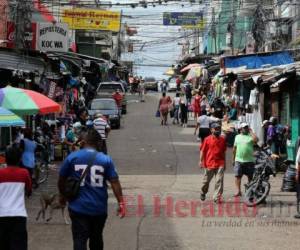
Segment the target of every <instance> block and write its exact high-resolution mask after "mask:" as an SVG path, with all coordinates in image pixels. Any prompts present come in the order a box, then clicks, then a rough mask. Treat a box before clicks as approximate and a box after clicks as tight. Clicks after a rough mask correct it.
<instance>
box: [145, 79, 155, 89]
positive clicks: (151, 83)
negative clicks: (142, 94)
mask: <svg viewBox="0 0 300 250" xmlns="http://www.w3.org/2000/svg"><path fill="white" fill-rule="evenodd" d="M144 82H145V89H146V90H154V91H158V82H157V81H156V80H155V78H154V77H145V79H144Z"/></svg>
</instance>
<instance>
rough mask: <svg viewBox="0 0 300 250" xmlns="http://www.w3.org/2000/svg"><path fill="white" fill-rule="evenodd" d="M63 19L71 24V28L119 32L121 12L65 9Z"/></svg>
mask: <svg viewBox="0 0 300 250" xmlns="http://www.w3.org/2000/svg"><path fill="white" fill-rule="evenodd" d="M62 20H63V22H65V23H67V24H68V25H69V28H70V29H83V30H108V31H114V32H119V30H120V20H121V13H120V12H117V11H108V10H94V9H80V8H75V9H65V10H64V11H63V16H62Z"/></svg>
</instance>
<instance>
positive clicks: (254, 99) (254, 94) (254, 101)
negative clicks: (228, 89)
mask: <svg viewBox="0 0 300 250" xmlns="http://www.w3.org/2000/svg"><path fill="white" fill-rule="evenodd" d="M258 95H259V91H258V89H257V88H255V89H252V90H251V91H250V98H249V105H251V106H254V107H256V106H258V102H259V98H258Z"/></svg>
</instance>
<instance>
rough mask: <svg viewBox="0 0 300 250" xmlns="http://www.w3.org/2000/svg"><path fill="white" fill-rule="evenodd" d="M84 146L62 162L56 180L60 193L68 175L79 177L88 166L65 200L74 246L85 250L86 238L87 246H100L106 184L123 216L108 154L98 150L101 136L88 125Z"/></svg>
mask: <svg viewBox="0 0 300 250" xmlns="http://www.w3.org/2000/svg"><path fill="white" fill-rule="evenodd" d="M84 140H85V148H84V149H82V150H79V151H77V152H74V153H72V154H70V155H69V156H68V157H67V158H66V159H65V161H64V162H63V164H62V166H61V169H60V172H59V180H58V188H59V190H60V193H61V194H62V195H63V196H64V194H65V185H66V180H67V178H68V177H75V178H77V179H79V178H80V176H81V175H82V173H83V171H85V169H86V168H87V167H88V166H89V170H88V171H87V175H86V178H84V180H83V182H82V184H81V185H80V190H79V194H78V197H77V198H75V199H74V200H71V201H69V205H68V206H69V213H70V218H71V221H72V235H73V244H74V247H73V249H74V250H86V249H87V242H88V241H89V249H90V250H101V249H103V236H102V234H103V229H104V226H105V222H106V218H107V200H108V193H107V184H106V181H109V182H110V184H111V188H112V190H113V192H114V194H115V197H116V199H117V201H118V204H119V210H118V212H119V216H120V217H124V216H125V207H124V202H123V196H122V188H121V184H120V182H119V178H118V174H117V172H116V170H115V166H114V163H113V161H112V159H111V157H110V156H108V155H105V154H103V153H101V152H98V150H99V148H100V147H101V136H100V134H99V133H98V132H97V131H96V130H95V129H89V130H88V131H87V132H85V135H84Z"/></svg>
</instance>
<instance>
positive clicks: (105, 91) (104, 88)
mask: <svg viewBox="0 0 300 250" xmlns="http://www.w3.org/2000/svg"><path fill="white" fill-rule="evenodd" d="M117 90H119V92H120V93H121V95H122V96H123V99H122V110H121V111H122V114H126V113H127V98H126V92H125V89H124V86H123V84H122V83H121V82H101V83H100V84H99V86H98V88H97V98H112V95H113V94H114V93H115V92H116V91H117Z"/></svg>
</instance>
